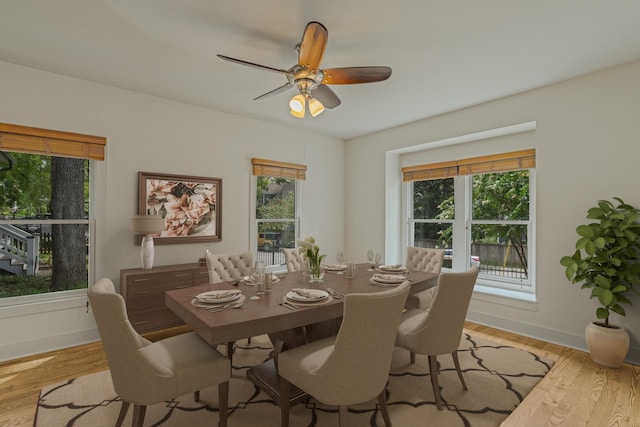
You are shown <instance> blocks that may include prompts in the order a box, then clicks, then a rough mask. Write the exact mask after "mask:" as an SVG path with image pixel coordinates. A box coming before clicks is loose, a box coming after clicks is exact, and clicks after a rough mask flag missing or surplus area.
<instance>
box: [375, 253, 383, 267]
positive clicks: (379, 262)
mask: <svg viewBox="0 0 640 427" xmlns="http://www.w3.org/2000/svg"><path fill="white" fill-rule="evenodd" d="M375 263H376V266H378V267H379V266H380V265H382V254H381V253H380V252H377V253H376V258H375Z"/></svg>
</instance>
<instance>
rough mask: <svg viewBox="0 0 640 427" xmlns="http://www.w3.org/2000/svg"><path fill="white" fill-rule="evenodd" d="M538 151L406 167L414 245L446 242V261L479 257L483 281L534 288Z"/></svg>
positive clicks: (463, 264)
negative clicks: (536, 155)
mask: <svg viewBox="0 0 640 427" xmlns="http://www.w3.org/2000/svg"><path fill="white" fill-rule="evenodd" d="M534 166H535V151H534V150H525V151H522V152H514V153H505V154H502V155H497V156H486V157H482V158H474V159H465V160H460V161H456V162H447V163H446V164H445V163H441V164H433V165H419V166H412V167H407V168H403V174H404V180H405V182H409V185H410V194H411V197H410V198H409V200H410V204H411V206H410V209H409V212H410V217H409V236H408V238H407V241H408V244H409V245H414V246H424V247H440V248H443V249H445V251H446V252H445V264H444V268H445V269H446V268H452V269H453V270H456V271H461V270H464V269H467V268H468V267H469V265H471V264H475V265H479V267H480V275H479V280H478V283H480V284H483V285H486V286H491V287H497V288H502V289H508V290H513V291H519V292H525V293H533V290H534V286H533V283H534V281H533V274H532V272H533V271H534V269H533V265H534V260H535V258H534V253H533V248H534V244H533V243H534V242H533V238H534V235H535V233H534V232H533V227H534V220H533V219H534V215H533V213H534V194H535V193H534V191H533V190H532V189H533V188H534V185H533V184H534V168H533V167H534Z"/></svg>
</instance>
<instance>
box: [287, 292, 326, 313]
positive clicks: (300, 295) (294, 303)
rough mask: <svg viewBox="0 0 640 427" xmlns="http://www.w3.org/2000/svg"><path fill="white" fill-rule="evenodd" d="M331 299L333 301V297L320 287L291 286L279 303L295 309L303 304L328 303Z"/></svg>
mask: <svg viewBox="0 0 640 427" xmlns="http://www.w3.org/2000/svg"><path fill="white" fill-rule="evenodd" d="M331 301H333V297H332V296H331V295H330V294H329V292H327V291H324V290H322V289H309V288H293V289H292V290H290V291H289V292H287V294H286V295H285V296H284V297H282V302H281V303H280V305H283V306H284V307H286V308H289V309H297V308H301V307H304V306H313V305H322V304H328V303H329V302H331Z"/></svg>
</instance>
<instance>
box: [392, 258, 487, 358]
mask: <svg viewBox="0 0 640 427" xmlns="http://www.w3.org/2000/svg"><path fill="white" fill-rule="evenodd" d="M477 277H478V267H477V266H472V267H471V268H470V269H469V270H467V271H465V272H461V273H441V274H440V276H439V278H438V292H437V293H436V296H435V298H434V300H433V303H432V304H431V307H430V308H429V310H427V311H425V312H424V313H425V314H424V318H423V319H422V320H421V321H420V322H418V323H417V324H416V326H415V329H413V331H412V332H410V333H407V332H405V333H403V334H404V335H405V341H406V342H405V344H407V345H406V348H408V349H410V350H411V351H413V352H415V353H419V354H426V355H438V354H446V353H453V352H454V351H456V350H457V349H458V346H459V345H460V337H461V336H462V328H463V327H464V321H465V318H466V316H467V310H468V309H469V302H470V301H471V295H472V294H473V287H474V285H475V283H476V279H477Z"/></svg>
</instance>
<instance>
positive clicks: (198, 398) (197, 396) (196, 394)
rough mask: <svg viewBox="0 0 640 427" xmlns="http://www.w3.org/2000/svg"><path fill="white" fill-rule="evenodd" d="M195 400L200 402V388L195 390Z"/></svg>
mask: <svg viewBox="0 0 640 427" xmlns="http://www.w3.org/2000/svg"><path fill="white" fill-rule="evenodd" d="M193 401H194V402H200V390H196V391H194V392H193Z"/></svg>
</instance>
